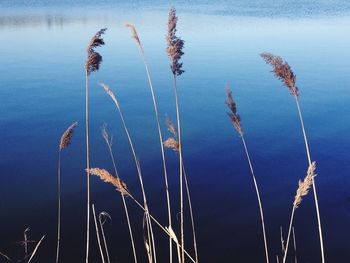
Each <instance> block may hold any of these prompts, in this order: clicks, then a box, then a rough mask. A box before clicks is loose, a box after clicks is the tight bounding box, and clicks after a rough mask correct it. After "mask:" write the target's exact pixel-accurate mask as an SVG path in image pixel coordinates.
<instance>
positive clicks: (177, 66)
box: [166, 7, 185, 263]
mask: <svg viewBox="0 0 350 263" xmlns="http://www.w3.org/2000/svg"><path fill="white" fill-rule="evenodd" d="M177 20H178V18H177V16H176V10H175V8H174V7H172V8H171V9H170V11H169V16H168V32H167V36H166V41H167V48H166V52H167V54H168V57H169V59H170V69H171V72H172V74H173V88H174V96H175V107H176V120H177V132H178V143H179V177H180V228H181V247H182V252H181V261H182V263H184V262H185V255H184V251H183V249H184V247H185V238H184V215H183V170H182V162H183V161H182V157H183V156H182V141H181V126H180V111H179V98H178V91H177V85H176V77H177V76H180V75H181V74H182V73H184V72H185V71H184V70H183V69H182V63H181V62H180V59H181V57H182V55H183V54H184V52H183V51H182V50H183V47H184V41H183V40H182V39H181V38H179V37H177V36H176V31H177V29H176V25H177Z"/></svg>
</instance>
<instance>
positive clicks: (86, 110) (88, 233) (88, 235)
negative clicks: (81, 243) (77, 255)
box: [85, 69, 90, 263]
mask: <svg viewBox="0 0 350 263" xmlns="http://www.w3.org/2000/svg"><path fill="white" fill-rule="evenodd" d="M85 133H86V190H87V200H86V206H87V209H86V210H87V217H86V258H85V262H86V263H88V262H89V241H90V174H89V170H90V151H89V77H88V71H87V70H86V69H85Z"/></svg>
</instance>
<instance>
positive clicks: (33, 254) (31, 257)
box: [28, 235, 45, 263]
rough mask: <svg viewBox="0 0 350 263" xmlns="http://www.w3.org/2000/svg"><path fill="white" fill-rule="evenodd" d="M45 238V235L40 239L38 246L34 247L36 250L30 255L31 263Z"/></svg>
mask: <svg viewBox="0 0 350 263" xmlns="http://www.w3.org/2000/svg"><path fill="white" fill-rule="evenodd" d="M44 238H45V235H44V236H43V237H42V238H41V239H40V240H39V242H38V244H36V246H35V248H34V251H33V253H32V255H31V256H30V258H29V260H28V263H30V262H31V261H32V259H33V257H34V256H35V254H36V251H37V250H38V248H39V246H40V244H41V242H42V241H43V240H44Z"/></svg>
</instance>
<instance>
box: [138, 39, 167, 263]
mask: <svg viewBox="0 0 350 263" xmlns="http://www.w3.org/2000/svg"><path fill="white" fill-rule="evenodd" d="M138 48H139V51H140V55H141V57H142V59H143V64H144V66H145V70H146V74H147V79H148V83H149V87H150V90H151V95H152V101H153V107H154V113H155V116H156V121H157V128H158V136H159V144H160V150H161V154H162V160H163V170H164V183H165V192H166V199H167V209H168V223H169V227H171V226H172V222H171V221H172V220H171V207H170V194H169V186H168V175H167V167H166V161H165V154H164V145H163V136H162V131H161V128H160V120H159V114H158V106H157V101H156V96H155V94H154V89H153V82H152V79H151V74H150V72H149V68H148V63H147V59H146V56H145V53H144V51H143V48H142V46H141V43H140V42H139V45H138ZM172 251H173V249H172V242H171V238H170V237H169V259H170V261H169V262H170V263H172V260H173V259H172V253H173V252H172Z"/></svg>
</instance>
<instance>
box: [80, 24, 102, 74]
mask: <svg viewBox="0 0 350 263" xmlns="http://www.w3.org/2000/svg"><path fill="white" fill-rule="evenodd" d="M106 30H107V28H103V29H101V30H99V31H98V32H97V33H96V34H95V35H94V36H93V37H92V38H91V40H90V42H89V44H88V46H87V60H86V63H85V69H86V71H87V74H88V75H90V74H91V73H92V72H94V71H97V70H98V69H99V68H100V64H101V62H102V56H101V55H100V54H99V53H98V52H96V51H95V48H96V47H100V46H103V45H104V44H105V42H104V41H103V38H102V35H103V34H104V33H105V32H106Z"/></svg>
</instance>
